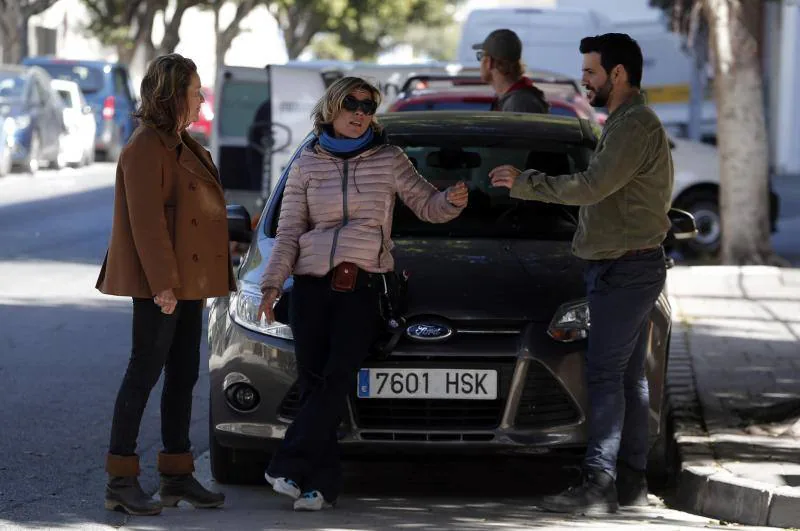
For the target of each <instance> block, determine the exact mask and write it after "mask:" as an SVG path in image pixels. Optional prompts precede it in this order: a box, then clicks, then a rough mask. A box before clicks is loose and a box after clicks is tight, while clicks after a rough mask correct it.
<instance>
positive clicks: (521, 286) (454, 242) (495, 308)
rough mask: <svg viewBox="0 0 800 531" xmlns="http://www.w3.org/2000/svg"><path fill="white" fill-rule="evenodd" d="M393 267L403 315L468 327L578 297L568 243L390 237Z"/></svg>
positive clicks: (505, 321) (545, 311)
mask: <svg viewBox="0 0 800 531" xmlns="http://www.w3.org/2000/svg"><path fill="white" fill-rule="evenodd" d="M394 243H395V247H394V250H393V251H392V254H393V255H394V257H395V262H396V264H395V269H396V270H397V271H407V272H408V273H409V283H408V291H409V311H408V315H409V317H413V316H427V317H440V318H444V319H447V320H448V321H450V322H453V323H456V324H460V325H461V326H465V327H469V326H475V327H486V326H497V327H514V326H517V325H521V324H522V323H525V322H530V321H537V322H543V323H549V322H550V320H551V319H552V318H553V315H554V314H555V311H556V309H557V308H558V307H559V306H560V305H561V304H563V303H565V302H567V301H572V300H575V299H579V298H581V297H584V296H585V289H584V285H583V265H582V263H581V261H580V260H579V259H578V258H576V257H575V256H573V255H572V253H571V251H570V242H566V241H532V240H501V239H497V240H492V239H439V238H432V239H397V240H395V241H394ZM273 246H274V240H273V239H271V238H264V239H262V240H260V241H259V242H258V245H257V246H256V247H253V248H252V249H251V251H250V256H249V257H248V258H247V262H248V264H247V265H246V266H245V267H244V269H243V270H242V272H241V273H242V274H241V277H240V279H241V280H242V281H244V282H246V283H248V284H251V285H258V284H259V282H260V280H261V276H262V274H263V271H264V267H265V266H266V264H267V262H268V261H269V254H270V252H271V251H272V248H273Z"/></svg>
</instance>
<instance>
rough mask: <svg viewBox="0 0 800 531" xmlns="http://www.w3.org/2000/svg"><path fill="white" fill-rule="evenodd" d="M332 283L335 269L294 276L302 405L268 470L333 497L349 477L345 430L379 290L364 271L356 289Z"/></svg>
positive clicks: (374, 324)
mask: <svg viewBox="0 0 800 531" xmlns="http://www.w3.org/2000/svg"><path fill="white" fill-rule="evenodd" d="M330 283H331V275H330V274H328V275H327V276H325V277H310V276H296V277H295V279H294V288H293V289H292V296H291V299H290V305H289V312H290V322H291V327H292V334H293V335H294V343H295V345H294V349H295V350H294V351H295V357H296V359H297V373H298V379H297V381H298V384H299V386H300V392H301V396H302V402H301V403H302V405H301V407H300V410H299V411H298V413H297V417H295V419H294V422H293V423H292V425H291V426H289V429H288V430H287V431H286V436H285V437H284V439H283V441H282V442H281V445H280V446H279V448H278V450H277V452H276V453H275V455H274V456H273V458H272V462H271V463H270V465H269V468H268V470H267V473H268V474H269V475H270V476H272V477H285V478H288V479H291V480H293V481H295V482H297V484H298V485H299V486H300V488H301V490H302V491H303V492H308V491H312V490H318V491H320V492H321V493H322V495H323V496H324V497H325V500H326V501H328V502H333V501H335V500H336V499H337V498H338V497H339V494H340V492H341V490H342V483H343V479H342V465H341V460H340V456H339V443H338V437H337V428H338V427H339V423H340V422H341V419H342V416H343V414H344V413H345V411H346V399H347V395H348V394H350V393H351V392H352V391H353V390H355V386H356V374H357V372H358V369H359V368H360V366H361V364H362V363H363V361H364V360H365V359H366V358H367V356H368V355H369V348H370V346H371V345H372V343H373V342H374V341H375V339H376V336H377V333H378V331H379V327H378V325H379V317H378V296H377V291H376V290H375V288H374V287H373V286H372V285H371V280H370V279H369V278H368V275H367V274H365V273H364V272H363V271H362V272H359V282H358V286H357V287H356V289H355V290H354V291H352V292H347V293H342V292H336V291H333V290H332V289H331V287H330Z"/></svg>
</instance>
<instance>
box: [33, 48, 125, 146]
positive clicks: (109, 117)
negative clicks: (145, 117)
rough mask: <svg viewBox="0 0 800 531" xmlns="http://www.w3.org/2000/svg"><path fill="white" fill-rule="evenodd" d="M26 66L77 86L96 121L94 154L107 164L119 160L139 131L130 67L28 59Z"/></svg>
mask: <svg viewBox="0 0 800 531" xmlns="http://www.w3.org/2000/svg"><path fill="white" fill-rule="evenodd" d="M22 62H23V64H26V65H38V66H40V67H42V68H43V69H45V70H47V72H48V73H49V74H50V76H51V77H52V78H53V79H66V80H69V81H74V82H76V83H77V84H78V86H79V87H80V88H81V91H82V92H83V95H84V97H85V98H86V101H87V102H88V103H89V105H90V106H91V108H92V111H93V113H94V117H95V124H96V132H95V143H94V147H95V151H96V152H97V154H98V155H99V156H100V157H101V158H104V159H106V160H112V161H113V160H117V158H118V157H119V153H120V151H122V147H123V146H124V145H125V144H126V143H127V142H128V138H129V137H130V136H131V133H133V130H134V129H136V120H135V118H134V117H133V111H134V110H135V109H136V105H137V102H136V98H135V96H134V94H135V92H134V90H133V85H132V84H131V79H130V75H129V73H128V67H127V66H125V65H124V64H121V63H111V62H105V61H83V60H72V59H59V58H55V57H44V56H42V57H27V58H25V59H24V60H23V61H22Z"/></svg>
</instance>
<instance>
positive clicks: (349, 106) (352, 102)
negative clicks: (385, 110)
mask: <svg viewBox="0 0 800 531" xmlns="http://www.w3.org/2000/svg"><path fill="white" fill-rule="evenodd" d="M342 107H344V108H345V110H347V111H350V112H356V111H357V110H359V109H361V111H363V113H364V114H369V115H372V114H375V111H376V110H378V104H377V103H375V102H374V101H373V100H359V99H356V98H355V97H353V96H350V95H349V94H348V95H347V96H345V98H344V101H343V102H342Z"/></svg>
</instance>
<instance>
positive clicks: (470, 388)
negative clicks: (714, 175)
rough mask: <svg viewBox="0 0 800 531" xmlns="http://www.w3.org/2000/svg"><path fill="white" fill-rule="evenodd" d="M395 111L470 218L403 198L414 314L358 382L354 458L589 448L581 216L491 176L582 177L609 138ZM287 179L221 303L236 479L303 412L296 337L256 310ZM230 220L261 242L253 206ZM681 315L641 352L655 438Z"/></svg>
mask: <svg viewBox="0 0 800 531" xmlns="http://www.w3.org/2000/svg"><path fill="white" fill-rule="evenodd" d="M381 120H382V123H383V124H384V125H385V127H386V130H387V133H388V136H389V139H390V141H391V142H392V143H393V144H396V145H399V146H402V147H403V148H404V149H405V151H406V153H407V154H408V156H409V157H410V158H411V160H412V162H413V163H414V164H415V165H416V166H417V168H418V169H419V171H420V173H422V175H424V176H425V177H426V178H427V179H428V180H429V181H431V182H432V183H433V184H434V185H436V186H437V187H439V188H440V189H443V188H444V187H446V186H448V185H450V184H453V183H455V182H457V181H459V180H464V181H466V182H467V183H468V184H469V188H470V198H469V206H468V207H467V208H466V209H465V211H464V212H463V214H462V215H461V216H460V217H458V218H457V219H455V220H453V221H451V222H449V223H445V224H441V225H433V224H426V223H424V222H421V221H419V220H418V219H417V218H416V217H415V216H414V215H413V214H412V213H411V212H410V211H409V210H408V209H407V208H406V207H405V206H404V205H402V203H400V202H398V206H397V208H396V211H395V213H394V225H393V234H392V238H393V241H394V249H393V253H394V256H395V258H396V262H397V268H398V269H403V270H406V271H408V272H409V273H410V281H409V298H410V308H409V312H408V323H407V326H406V328H405V330H404V334H403V337H402V338H401V340H400V341H399V343H398V344H397V346H396V347H395V348H394V350H393V351H392V352H391V353H390V354H388V355H387V356H378V355H375V356H373V357H372V358H371V359H369V360H368V361H367V363H366V364H365V366H364V367H363V368H362V369H361V371H360V373H359V375H358V378H357V382H356V381H354V384H353V392H352V394H351V396H350V397H349V399H348V404H347V405H348V412H349V414H348V416H347V418H346V419H345V420H344V421H343V423H342V426H341V429H340V440H341V443H342V448H343V451H344V452H346V453H347V452H348V451H352V453H355V454H358V455H364V454H366V453H380V452H390V453H392V454H395V455H397V454H398V453H403V452H416V451H424V452H432V451H444V452H448V453H452V452H477V453H507V452H518V453H547V452H556V451H567V452H569V451H572V452H573V453H574V452H576V451H580V450H581V448H582V447H583V446H585V444H586V425H585V424H586V411H587V405H588V404H587V393H586V381H585V376H584V353H585V350H586V346H587V342H586V338H587V336H588V334H589V333H590V316H589V311H588V307H587V304H586V301H585V299H584V286H583V278H582V264H581V262H580V260H578V259H576V258H575V257H573V255H572V254H571V252H570V241H571V239H572V236H573V233H574V231H575V228H576V215H577V211H576V209H574V208H572V207H564V206H560V205H553V204H546V203H539V202H524V201H518V200H515V199H512V198H510V197H509V195H508V190H505V189H494V188H492V187H491V186H490V185H489V182H488V173H489V170H490V169H492V168H494V167H495V166H498V165H499V164H504V163H507V164H513V165H515V166H517V167H520V168H536V169H539V170H542V171H546V172H548V173H550V174H563V173H570V172H575V171H579V170H581V169H583V168H585V167H586V166H587V164H588V161H589V158H590V156H591V153H592V150H593V148H594V145H595V142H596V138H595V136H594V134H593V132H592V129H591V128H590V126H589V124H588V123H586V122H583V121H580V120H577V119H573V118H561V117H553V116H547V115H534V114H528V115H509V114H500V113H475V112H469V113H459V112H421V113H417V112H408V113H397V114H392V115H387V116H384V117H382V118H381ZM307 141H308V140H307ZM298 149H301V148H298ZM285 181H286V174H285V173H284V175H283V177H282V179H281V181H280V182H279V183H278V185H277V187H276V188H275V191H274V193H273V194H272V196H271V197H270V199H269V201H268V202H267V205H266V207H265V209H264V213H263V215H262V216H261V218H260V221H259V224H258V226H257V228H256V230H255V232H254V233H253V234H252V245H251V246H250V248H249V251H248V252H247V254H246V256H245V257H244V258H243V261H242V264H241V267H240V269H239V273H238V283H239V290H238V292H236V293H235V294H233V295H232V296H231V297H229V298H218V299H216V300H215V301H214V303H213V306H212V309H211V312H210V317H209V319H210V323H209V345H210V360H209V368H210V385H211V393H210V396H211V407H210V430H211V433H210V435H211V437H210V440H211V462H212V471H213V474H214V477H215V478H216V479H217V480H218V481H220V482H248V481H258V480H259V479H263V475H262V474H263V470H264V465H265V464H266V462H267V459H268V457H269V453H270V451H271V450H272V449H274V447H275V445H276V443H277V442H278V440H279V439H280V438H281V437H282V436H283V434H284V433H285V430H286V427H287V426H288V424H289V423H290V422H291V420H292V418H293V417H294V415H295V414H296V412H297V410H298V407H299V402H298V401H299V393H298V391H297V388H296V386H295V375H296V374H295V358H294V347H293V339H292V331H291V329H290V327H289V326H288V325H287V324H285V323H277V322H276V323H272V324H270V325H266V324H262V323H261V322H259V320H258V319H257V317H256V314H257V308H258V305H259V302H260V292H259V289H258V285H259V280H260V278H261V275H262V272H263V269H264V267H265V265H266V263H267V261H268V259H269V254H270V252H271V250H272V247H273V245H274V238H275V231H276V227H277V219H278V214H279V212H280V205H281V196H282V192H283V186H284V183H285ZM350 193H355V192H350ZM229 213H230V220H229V221H230V229H231V233H232V238H233V239H236V240H243V239H250V238H251V235H250V234H248V226H249V225H248V220H247V219H245V218H246V217H247V215H246V212H244V211H243V209H241V208H236V207H230V208H229ZM674 215H675V221H674V224H673V227H674V232H673V233H672V234H671V237H690V236H691V235H692V231H693V230H694V224H693V221H692V220H691V217H688V216H687V215H685V214H683V213H680V212H676V213H675V214H674ZM678 226H680V227H679V228H678V229H675V227H678ZM286 289H287V290H288V289H291V279H290V280H289V281H288V283H287V286H286ZM670 323H671V320H670V305H669V302H668V299H667V296H666V294H665V293H664V294H662V295H661V297H660V298H659V300H658V303H657V306H656V308H655V309H654V310H653V313H652V315H651V317H650V327H649V329H648V330H649V333H648V334H647V335H646V336H644V337H643V338H642V345H641V346H642V348H645V349H647V357H648V363H647V368H648V378H649V382H650V397H651V416H650V418H651V426H650V429H651V433H652V435H653V438H654V440H655V438H656V436H657V435H658V434H659V430H660V427H661V421H662V419H663V416H664V415H663V413H664V411H663V410H664V408H663V407H662V396H663V391H664V379H665V371H666V362H667V357H668V352H669V338H670ZM358 326H359V325H358V323H353V330H352V333H354V334H358V333H359V329H358Z"/></svg>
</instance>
